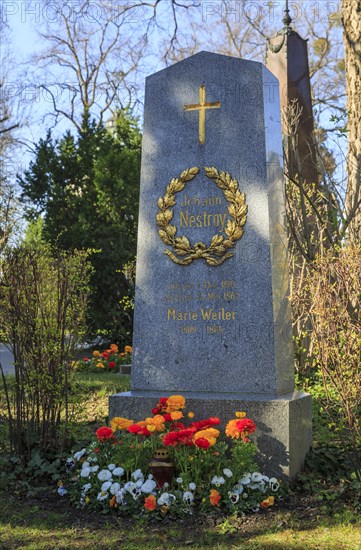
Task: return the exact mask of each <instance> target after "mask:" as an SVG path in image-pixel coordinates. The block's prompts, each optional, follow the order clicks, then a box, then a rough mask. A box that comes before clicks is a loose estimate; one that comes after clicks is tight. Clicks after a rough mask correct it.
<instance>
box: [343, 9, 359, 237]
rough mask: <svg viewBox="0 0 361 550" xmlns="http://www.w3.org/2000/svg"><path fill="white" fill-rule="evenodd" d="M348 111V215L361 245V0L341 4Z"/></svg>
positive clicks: (351, 229) (353, 233)
mask: <svg viewBox="0 0 361 550" xmlns="http://www.w3.org/2000/svg"><path fill="white" fill-rule="evenodd" d="M342 20H343V29H344V43H345V65H346V91H347V110H348V155H347V176H348V183H347V193H346V215H347V218H348V219H349V220H350V225H349V231H348V234H349V240H350V241H353V242H356V243H361V0H342Z"/></svg>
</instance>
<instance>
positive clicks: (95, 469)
mask: <svg viewBox="0 0 361 550" xmlns="http://www.w3.org/2000/svg"><path fill="white" fill-rule="evenodd" d="M98 470H99V464H96V466H92V467H91V468H90V471H91V472H92V473H93V474H94V473H95V472H97V471H98Z"/></svg>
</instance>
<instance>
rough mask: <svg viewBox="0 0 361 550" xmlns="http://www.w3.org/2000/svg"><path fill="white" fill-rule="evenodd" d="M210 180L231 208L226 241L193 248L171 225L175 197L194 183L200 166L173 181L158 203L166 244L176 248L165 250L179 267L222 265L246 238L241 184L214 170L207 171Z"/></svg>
mask: <svg viewBox="0 0 361 550" xmlns="http://www.w3.org/2000/svg"><path fill="white" fill-rule="evenodd" d="M204 171H205V173H206V176H207V177H208V178H210V179H212V180H213V181H214V182H215V183H216V185H217V186H218V187H219V189H221V190H222V191H223V194H224V197H225V199H226V201H227V202H228V203H229V205H228V213H229V215H230V218H231V219H229V220H228V223H227V226H226V228H225V230H224V232H225V234H226V238H224V237H223V236H222V235H214V236H213V237H212V240H211V243H210V245H209V246H207V245H205V244H204V243H202V242H197V243H195V244H194V246H193V247H192V245H191V243H190V241H189V239H188V238H187V237H185V236H183V237H176V233H177V228H176V226H175V225H171V223H170V222H171V221H172V219H173V210H172V207H173V206H175V204H176V200H175V195H176V193H179V192H180V191H183V189H184V187H185V185H186V183H187V182H189V181H191V180H192V179H193V178H194V177H195V176H196V175H197V174H198V172H199V168H197V167H196V166H195V167H193V168H188V169H187V170H184V171H183V172H182V173H181V175H180V176H179V177H178V178H173V179H172V180H171V181H170V183H169V184H168V185H167V187H166V192H165V195H164V197H160V198H159V199H158V208H159V210H160V212H159V213H158V214H157V225H158V226H159V228H160V229H159V236H160V238H161V239H162V241H163V242H164V243H165V244H167V245H169V246H171V247H172V248H173V252H171V251H170V250H165V254H167V256H169V258H170V259H171V260H173V262H175V263H176V264H179V265H189V264H191V263H192V262H193V261H194V260H198V259H201V258H203V259H204V260H205V261H206V262H207V264H209V265H213V266H216V265H221V264H223V262H224V261H225V260H227V259H228V258H231V257H232V256H233V252H231V251H230V250H231V249H232V248H233V247H234V245H235V243H236V241H238V240H239V239H240V238H241V237H242V235H243V226H244V224H245V223H246V220H247V210H248V207H247V205H246V197H245V194H244V193H241V192H240V190H239V186H238V181H237V180H236V179H235V178H232V177H231V176H230V174H229V173H228V172H223V171H221V172H218V170H217V169H216V168H214V167H206V166H205V167H204Z"/></svg>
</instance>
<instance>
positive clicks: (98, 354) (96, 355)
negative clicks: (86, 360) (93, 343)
mask: <svg viewBox="0 0 361 550" xmlns="http://www.w3.org/2000/svg"><path fill="white" fill-rule="evenodd" d="M93 355H94V357H100V351H98V350H97V349H96V350H94V351H93Z"/></svg>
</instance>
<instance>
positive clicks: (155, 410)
mask: <svg viewBox="0 0 361 550" xmlns="http://www.w3.org/2000/svg"><path fill="white" fill-rule="evenodd" d="M159 413H160V410H159V409H157V407H154V409H152V414H154V415H156V414H159Z"/></svg>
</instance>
